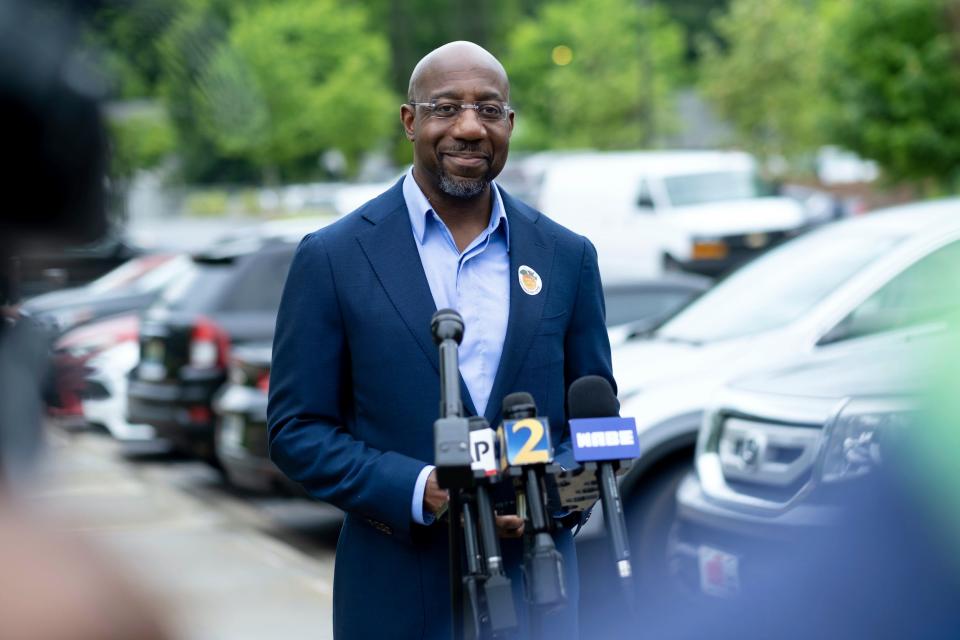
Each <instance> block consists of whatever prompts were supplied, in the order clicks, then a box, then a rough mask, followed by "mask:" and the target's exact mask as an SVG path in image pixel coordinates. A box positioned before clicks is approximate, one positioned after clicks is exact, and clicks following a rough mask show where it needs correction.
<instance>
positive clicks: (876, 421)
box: [820, 398, 917, 483]
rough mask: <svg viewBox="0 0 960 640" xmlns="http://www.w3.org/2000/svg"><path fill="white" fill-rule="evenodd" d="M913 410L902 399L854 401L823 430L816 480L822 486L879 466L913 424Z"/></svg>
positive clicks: (862, 473)
mask: <svg viewBox="0 0 960 640" xmlns="http://www.w3.org/2000/svg"><path fill="white" fill-rule="evenodd" d="M916 415H917V409H916V407H915V406H914V405H913V404H911V403H910V402H909V401H907V400H905V399H892V398H891V399H855V400H851V401H850V402H848V403H847V404H846V405H845V406H844V407H843V409H841V410H840V413H839V414H838V415H837V417H836V419H834V421H833V423H832V424H831V425H829V426H828V427H827V434H826V443H825V445H824V450H823V454H822V458H821V466H820V478H821V480H823V482H825V483H830V482H841V481H844V480H852V479H854V478H859V477H861V476H864V475H866V474H868V473H870V472H871V471H873V470H874V469H876V468H877V467H879V466H880V465H881V464H882V462H883V459H884V457H885V456H886V455H889V454H890V453H891V452H893V451H895V450H896V449H897V448H898V447H897V445H896V444H895V443H896V442H897V441H898V440H900V439H901V438H902V437H903V434H904V432H905V429H906V428H908V427H910V426H911V425H912V424H914V423H915V422H916Z"/></svg>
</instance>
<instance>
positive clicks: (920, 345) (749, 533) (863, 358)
mask: <svg viewBox="0 0 960 640" xmlns="http://www.w3.org/2000/svg"><path fill="white" fill-rule="evenodd" d="M929 330H930V333H929V334H927V335H925V336H917V335H910V336H904V335H893V336H890V335H884V336H880V337H876V336H873V337H868V338H862V339H860V340H855V341H853V344H850V345H844V344H841V345H837V346H834V347H831V348H828V349H824V350H823V351H822V352H821V353H818V354H815V355H814V356H807V357H805V358H801V359H800V360H799V361H797V362H794V363H791V364H790V365H788V366H785V367H783V368H780V369H777V370H774V371H765V372H761V373H754V374H752V375H750V376H747V377H746V378H743V379H740V380H737V381H734V382H732V383H731V384H729V385H727V386H725V387H724V388H723V389H722V390H721V392H720V393H719V394H718V395H717V397H716V399H715V401H714V402H713V403H712V406H711V407H710V409H709V410H708V411H707V412H706V413H705V415H704V419H703V424H702V426H701V429H700V434H699V439H698V443H697V454H696V472H691V473H690V474H688V475H687V476H686V477H685V478H684V480H683V482H682V483H681V484H680V487H679V489H678V491H677V524H676V526H675V528H674V530H673V532H672V535H671V538H670V546H669V554H670V559H671V562H670V566H671V567H672V569H673V571H674V572H675V575H676V577H677V578H678V579H679V581H680V582H681V584H683V585H684V586H686V587H687V588H689V589H690V590H691V591H694V592H696V591H699V592H701V593H704V594H707V595H710V596H732V595H737V594H739V593H741V592H743V593H745V594H749V595H756V594H757V593H758V591H759V590H762V589H764V588H765V587H766V586H767V582H766V581H767V579H768V578H767V577H766V576H765V575H764V573H765V572H764V567H765V566H766V564H767V563H768V562H770V561H771V559H773V560H774V561H775V560H776V558H777V557H779V558H781V559H784V558H786V557H789V554H790V553H791V549H792V547H791V545H790V541H791V540H804V539H807V540H808V539H810V538H811V537H812V536H813V534H814V533H815V530H816V529H821V530H822V529H823V528H824V527H830V526H836V525H838V521H839V517H840V516H841V515H843V514H844V512H845V510H846V509H848V508H850V507H851V506H854V505H851V504H850V500H851V496H856V497H859V496H858V494H856V493H851V491H850V487H849V486H848V485H850V484H851V483H856V482H860V481H861V480H862V479H864V478H865V477H867V476H869V475H870V474H872V473H876V472H877V471H878V470H880V469H881V468H882V465H883V462H884V460H885V459H887V458H889V457H890V456H891V455H893V454H899V453H901V451H902V449H903V448H904V446H903V445H904V444H905V442H906V441H907V440H908V439H909V438H910V435H911V432H912V431H913V430H914V429H917V428H922V424H920V420H919V419H918V418H919V415H920V407H921V404H922V402H921V397H922V394H923V391H924V386H925V385H926V384H927V382H928V381H929V380H930V375H931V369H932V366H931V365H932V363H933V362H934V358H933V357H932V353H933V351H934V350H935V349H936V348H937V346H938V345H942V344H943V339H942V338H943V335H944V332H943V331H938V330H937V327H936V326H930V327H929ZM823 537H826V536H825V535H824V536H823ZM902 551H903V553H910V550H909V549H903V550H902ZM878 560H879V559H878Z"/></svg>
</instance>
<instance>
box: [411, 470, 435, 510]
mask: <svg viewBox="0 0 960 640" xmlns="http://www.w3.org/2000/svg"><path fill="white" fill-rule="evenodd" d="M434 469H436V467H435V466H433V465H432V464H428V465H427V466H425V467H424V468H423V469H422V470H421V471H420V475H419V476H417V484H416V485H415V486H414V488H413V503H412V504H411V505H410V513H411V515H412V516H413V521H414V522H416V523H417V524H423V525H428V524H433V521H434V520H435V518H434V515H433V514H432V513H424V512H423V494H424V493H426V491H427V478H429V477H430V473H431V472H432V471H433V470H434Z"/></svg>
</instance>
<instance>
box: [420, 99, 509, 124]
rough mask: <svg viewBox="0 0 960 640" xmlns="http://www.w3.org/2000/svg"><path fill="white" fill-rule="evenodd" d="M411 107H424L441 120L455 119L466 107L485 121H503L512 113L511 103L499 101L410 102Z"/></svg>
mask: <svg viewBox="0 0 960 640" xmlns="http://www.w3.org/2000/svg"><path fill="white" fill-rule="evenodd" d="M407 104H409V105H410V106H411V107H423V108H424V109H426V111H427V114H428V115H429V116H430V117H432V118H439V119H441V120H455V119H457V118H458V117H460V114H461V113H463V110H464V109H473V110H474V111H476V112H477V117H478V118H480V119H481V120H483V121H484V122H501V121H503V120H506V119H507V117H508V116H509V115H510V113H511V109H510V105H508V104H501V103H499V102H478V103H475V104H470V103H469V102H450V101H440V102H436V101H435V102H408V103H407Z"/></svg>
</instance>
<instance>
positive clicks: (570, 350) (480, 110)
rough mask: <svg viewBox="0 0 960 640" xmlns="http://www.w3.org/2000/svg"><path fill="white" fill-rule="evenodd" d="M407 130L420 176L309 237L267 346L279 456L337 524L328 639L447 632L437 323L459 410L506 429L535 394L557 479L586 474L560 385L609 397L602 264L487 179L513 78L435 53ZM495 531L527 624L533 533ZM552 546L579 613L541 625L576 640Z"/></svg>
mask: <svg viewBox="0 0 960 640" xmlns="http://www.w3.org/2000/svg"><path fill="white" fill-rule="evenodd" d="M400 119H401V122H402V123H403V127H404V131H405V132H406V135H407V138H408V139H409V140H410V142H411V143H412V145H413V154H414V162H413V167H412V168H411V169H410V170H409V171H408V172H407V173H406V175H405V176H404V177H403V178H401V179H400V180H399V181H398V182H397V183H396V184H395V185H394V186H393V187H391V188H390V189H389V190H388V191H386V192H385V193H383V194H382V195H380V196H378V197H376V198H374V199H373V200H371V201H370V202H368V203H366V204H365V205H363V206H362V207H360V208H359V209H357V210H356V211H354V212H353V213H351V214H350V215H348V216H346V217H345V218H343V219H342V220H340V221H338V222H337V223H335V224H332V225H330V226H328V227H325V228H324V229H321V230H320V231H317V232H315V233H313V234H310V235H308V236H307V237H306V238H304V240H303V242H302V243H301V245H300V248H299V249H298V251H297V254H296V257H295V258H294V261H293V264H292V266H291V268H290V274H289V276H288V279H287V283H286V286H285V288H284V293H283V300H282V302H281V305H280V313H279V316H278V318H277V331H276V337H275V339H274V351H273V368H272V374H271V384H270V403H269V408H268V422H269V437H270V455H271V457H272V459H273V460H274V462H275V463H276V464H277V465H278V466H279V467H280V468H281V469H282V470H283V471H284V472H285V473H286V474H287V475H288V476H290V477H291V478H292V479H293V480H295V481H297V482H299V483H300V484H302V485H303V487H304V488H305V489H306V490H307V491H309V492H310V494H311V495H313V496H314V497H316V498H317V499H319V500H324V501H326V502H330V503H332V504H334V505H336V506H338V507H340V508H341V509H343V510H344V511H345V512H346V519H345V521H344V525H343V529H342V531H341V534H340V539H339V542H338V545H337V557H336V569H335V574H334V598H333V599H334V620H333V625H334V635H335V637H337V638H341V639H350V640H354V639H366V638H371V639H373V638H377V639H381V638H401V639H402V638H418V639H419V638H430V639H433V638H447V637H449V635H450V629H451V619H450V600H449V593H450V584H449V566H448V555H447V554H448V549H447V540H446V526H445V524H437V523H436V522H435V520H436V514H437V513H438V512H440V510H441V509H442V508H443V507H444V505H445V502H446V500H447V494H446V492H445V491H443V490H441V489H440V488H439V487H438V486H437V482H436V473H435V471H434V469H433V466H432V464H431V463H432V461H433V422H434V420H436V418H437V413H438V406H439V399H440V379H439V373H438V371H439V365H438V354H437V348H436V346H435V345H434V342H433V339H432V336H431V333H430V318H431V316H432V315H433V313H434V312H435V311H436V310H437V309H441V308H445V307H446V308H453V309H457V310H458V311H459V312H460V314H461V315H462V316H463V318H464V323H465V331H464V337H463V342H462V344H461V345H460V349H459V351H460V374H461V378H462V385H461V387H462V389H463V402H464V405H465V409H466V411H467V412H468V414H470V415H479V416H484V417H485V418H486V419H487V420H488V421H489V422H490V424H494V425H495V424H497V422H498V421H499V420H500V406H501V402H502V399H503V397H504V396H505V395H507V394H508V393H511V392H514V391H527V392H529V393H531V394H532V395H533V397H534V399H535V400H536V403H537V407H538V409H539V412H540V415H541V416H547V417H549V419H550V425H551V429H552V433H551V437H552V442H553V443H554V444H555V448H556V458H557V459H558V461H560V463H561V464H563V465H564V466H565V467H573V466H574V465H575V462H574V461H573V458H572V455H571V453H570V443H569V437H568V435H567V430H566V429H565V425H566V415H565V405H566V402H565V399H566V389H567V388H568V387H569V385H570V383H571V382H573V381H574V380H575V379H577V378H578V377H580V376H584V375H590V374H595V375H601V376H604V377H606V378H607V379H608V380H610V382H611V383H613V375H612V372H611V365H610V345H609V342H608V339H607V333H606V329H605V326H604V308H603V295H602V292H601V287H600V277H599V273H598V270H597V256H596V251H595V250H594V248H593V246H592V245H591V244H590V242H589V241H587V240H586V239H585V238H583V237H581V236H578V235H576V234H574V233H572V232H570V231H568V230H567V229H564V228H563V227H561V226H559V225H557V224H556V223H554V222H552V221H551V220H549V219H548V218H547V217H546V216H544V215H542V214H540V212H538V211H536V210H534V209H532V208H531V207H529V206H528V205H526V204H524V203H522V202H520V201H519V200H516V199H514V198H512V197H511V196H510V195H509V194H507V193H506V192H505V191H504V190H503V189H502V188H500V187H499V186H498V185H497V184H496V183H495V182H494V179H495V178H496V176H497V175H498V174H499V173H500V171H501V169H503V165H504V163H505V162H506V159H507V152H508V149H509V144H510V135H511V133H512V131H513V125H514V119H515V114H514V111H513V109H511V108H510V84H509V81H508V79H507V74H506V72H505V71H504V68H503V66H502V65H501V64H500V63H499V62H498V61H497V59H496V58H494V57H493V56H492V55H491V54H490V53H489V52H487V51H485V50H484V49H482V48H481V47H479V46H477V45H475V44H472V43H468V42H453V43H450V44H447V45H444V46H442V47H440V48H439V49H436V50H435V51H432V52H431V53H429V54H428V55H427V56H426V57H424V58H423V59H422V60H421V61H420V63H419V64H417V66H416V68H415V69H414V71H413V73H412V75H411V77H410V90H409V95H408V101H407V103H405V104H404V105H402V106H401V107H400ZM497 526H498V529H499V532H500V535H501V537H503V538H504V540H502V543H503V555H504V558H505V562H506V565H507V569H508V572H509V573H510V576H511V578H512V579H513V586H514V590H515V596H516V600H517V603H518V610H519V611H520V613H521V614H523V610H524V608H525V607H524V605H523V604H522V596H521V587H522V581H521V578H520V571H519V567H520V562H521V559H522V544H521V541H520V540H519V537H520V536H521V535H522V533H523V521H522V520H520V519H519V518H518V517H517V516H516V515H511V514H508V513H505V514H502V515H500V516H498V518H497ZM554 538H555V541H556V544H557V548H558V549H560V550H561V552H562V553H563V554H564V557H565V567H566V578H567V590H568V596H569V598H570V601H571V606H569V607H567V608H566V609H565V610H564V611H562V612H560V613H557V614H556V615H552V616H550V617H549V618H548V619H547V620H546V622H545V627H544V636H545V637H550V638H571V639H572V638H575V637H576V634H577V620H576V602H577V596H578V593H577V575H576V558H575V555H574V549H573V540H572V536H571V534H570V532H569V531H567V530H566V529H564V528H562V527H557V528H556V531H555V534H554ZM524 624H525V622H524ZM518 637H529V636H528V634H527V632H526V630H523V631H521V632H520V635H519V636H518Z"/></svg>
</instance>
